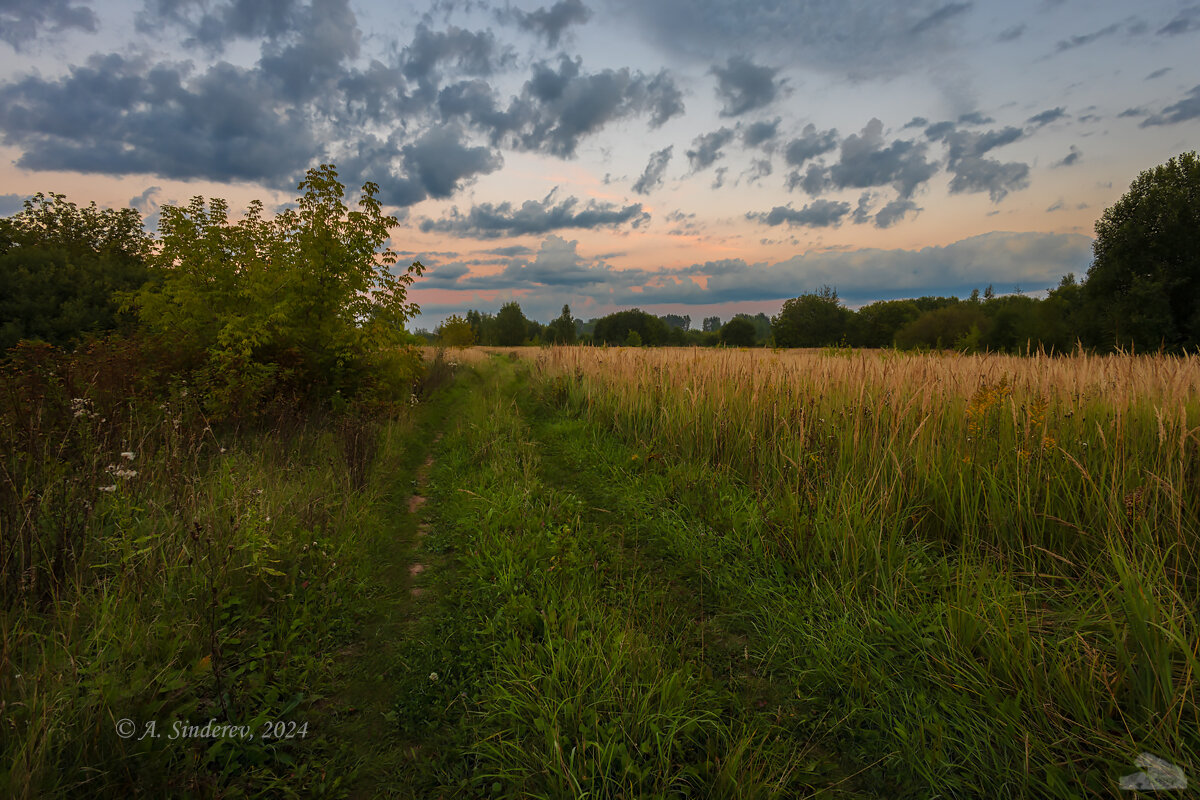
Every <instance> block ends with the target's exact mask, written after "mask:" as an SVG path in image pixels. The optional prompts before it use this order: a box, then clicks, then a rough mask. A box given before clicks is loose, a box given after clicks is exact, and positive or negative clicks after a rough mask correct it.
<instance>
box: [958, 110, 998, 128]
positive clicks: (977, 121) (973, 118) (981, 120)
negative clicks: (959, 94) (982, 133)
mask: <svg viewBox="0 0 1200 800" xmlns="http://www.w3.org/2000/svg"><path fill="white" fill-rule="evenodd" d="M992 122H995V120H994V119H992V118H991V117H989V116H986V115H985V114H981V113H979V112H978V111H970V112H968V113H966V114H962V115H961V116H959V118H958V124H959V125H987V124H989V123H992Z"/></svg>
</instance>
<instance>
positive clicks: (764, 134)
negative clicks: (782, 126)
mask: <svg viewBox="0 0 1200 800" xmlns="http://www.w3.org/2000/svg"><path fill="white" fill-rule="evenodd" d="M780 122H782V119H781V118H780V117H776V118H775V119H773V120H770V121H767V120H760V121H759V122H751V123H750V124H749V125H747V126H746V127H745V128H743V129H742V144H744V145H746V147H760V146H762V145H766V144H769V143H770V142H772V141H773V140H774V139H775V137H776V136H777V135H779V123H780Z"/></svg>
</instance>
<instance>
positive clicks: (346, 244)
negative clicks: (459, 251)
mask: <svg viewBox="0 0 1200 800" xmlns="http://www.w3.org/2000/svg"><path fill="white" fill-rule="evenodd" d="M299 189H300V190H301V191H302V192H303V194H302V195H301V196H300V197H299V198H298V199H297V202H296V207H294V208H291V209H288V210H287V211H284V212H283V213H281V214H279V215H277V216H276V217H274V218H272V219H267V218H265V217H264V216H263V206H262V203H261V202H259V201H257V200H256V201H254V202H252V203H251V204H250V207H249V209H248V210H247V212H246V214H245V216H244V217H243V219H242V220H240V221H239V222H237V223H231V222H230V221H229V218H228V205H227V204H226V203H225V201H224V200H220V199H216V198H214V199H212V200H211V201H209V202H208V203H207V204H206V203H205V201H204V198H202V197H196V198H194V199H193V200H192V201H191V203H190V204H189V205H187V206H186V207H183V208H178V207H175V206H163V207H162V209H161V218H160V221H159V240H160V246H159V251H158V253H157V254H156V255H155V256H154V258H153V259H152V264H151V266H152V280H151V282H150V283H148V284H147V285H146V286H145V287H143V289H142V290H141V291H140V292H138V294H137V295H136V297H135V298H133V299H132V305H133V306H134V307H136V309H137V313H138V316H139V318H140V319H141V321H142V322H143V324H145V325H146V326H147V327H148V328H150V329H151V330H153V331H155V332H157V333H159V334H161V335H162V336H163V337H166V338H167V339H169V340H171V341H172V342H174V344H175V346H176V347H177V348H179V349H180V350H181V351H183V352H185V353H190V354H192V355H193V356H194V358H195V359H196V360H197V361H198V362H199V364H198V367H197V368H198V373H197V378H198V380H199V382H200V383H201V384H202V386H203V387H204V388H205V389H206V390H207V393H208V395H209V397H210V400H211V401H212V404H213V405H214V406H215V407H216V408H218V409H220V410H232V409H235V408H237V407H239V406H241V405H244V404H245V402H246V401H247V400H253V399H255V398H258V397H261V396H263V395H264V393H266V392H269V391H270V390H271V388H272V387H273V386H277V385H278V384H279V382H280V381H286V382H288V383H290V385H291V386H292V387H293V388H294V389H296V390H298V391H304V392H305V393H307V394H310V395H314V396H316V397H330V396H333V395H341V396H343V397H345V396H349V395H353V394H356V393H358V392H359V391H360V390H362V389H364V388H367V386H368V385H369V384H373V385H377V386H383V385H385V384H386V385H388V386H390V387H392V388H393V389H398V387H399V385H400V384H401V383H403V382H404V378H405V375H404V374H401V373H405V372H406V370H407V371H411V370H415V366H413V364H414V363H415V362H413V360H412V354H411V353H407V352H405V353H404V355H405V358H406V359H407V361H405V364H407V365H408V366H407V367H404V368H401V365H400V364H399V363H398V362H397V360H396V359H397V358H398V357H399V356H400V354H401V353H402V351H404V348H402V347H401V345H402V343H403V342H405V341H406V339H407V337H408V334H407V333H406V332H405V329H404V325H405V323H406V322H407V321H408V320H409V319H411V318H412V317H413V316H415V315H416V314H417V313H418V311H419V309H418V308H417V306H416V304H415V303H410V302H408V301H407V289H408V287H409V286H410V285H411V284H412V282H413V280H414V279H415V278H416V276H419V275H420V274H421V272H422V270H423V269H424V267H422V266H421V264H420V262H413V264H412V265H411V266H409V267H408V268H407V269H405V270H394V269H393V265H395V263H396V260H397V254H396V253H395V252H394V251H393V250H391V249H390V248H387V247H386V246H385V244H386V242H387V240H388V229H389V227H391V226H394V225H395V224H396V219H395V218H394V217H389V216H384V215H383V212H382V206H381V204H380V202H379V200H378V198H377V197H376V195H377V194H378V193H379V187H378V186H377V185H376V184H374V183H366V184H364V185H363V187H362V195H361V199H360V200H359V203H358V209H357V210H355V211H350V210H349V209H348V208H347V206H346V205H345V202H344V194H345V187H344V186H343V185H342V184H341V183H340V182H338V180H337V171H336V169H335V168H334V167H333V166H332V165H330V164H323V165H321V166H320V167H314V168H313V169H310V170H309V171H308V173H307V175H306V177H305V179H304V180H303V181H302V182H301V183H300V185H299ZM385 362H386V368H383V366H382V365H384V364H385Z"/></svg>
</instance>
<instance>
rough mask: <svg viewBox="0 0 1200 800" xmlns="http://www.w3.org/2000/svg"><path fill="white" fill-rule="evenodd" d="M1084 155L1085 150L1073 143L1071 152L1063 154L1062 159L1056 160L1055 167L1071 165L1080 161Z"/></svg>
mask: <svg viewBox="0 0 1200 800" xmlns="http://www.w3.org/2000/svg"><path fill="white" fill-rule="evenodd" d="M1082 157H1083V151H1082V150H1080V149H1079V148H1078V147H1076V146H1075V145H1071V152H1069V153H1067V154H1066V155H1065V156H1063V158H1062V160H1061V161H1056V162H1054V164H1053V166H1055V167H1070V166H1072V165H1074V164H1077V163H1079V159H1080V158H1082Z"/></svg>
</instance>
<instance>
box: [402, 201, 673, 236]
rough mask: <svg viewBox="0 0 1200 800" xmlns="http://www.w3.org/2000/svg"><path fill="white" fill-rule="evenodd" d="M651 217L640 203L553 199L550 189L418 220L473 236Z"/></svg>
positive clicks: (428, 228)
mask: <svg viewBox="0 0 1200 800" xmlns="http://www.w3.org/2000/svg"><path fill="white" fill-rule="evenodd" d="M649 219H650V215H649V214H647V213H646V212H645V211H644V210H643V208H642V204H641V203H632V204H630V205H627V206H623V207H622V206H618V205H616V204H615V203H603V202H599V201H597V200H591V201H589V202H588V203H587V204H585V205H582V206H581V205H580V203H579V200H578V199H577V198H575V197H568V198H566V199H564V200H562V201H561V202H558V203H555V202H554V197H553V193H551V195H549V196H547V197H546V198H544V199H543V200H541V201H537V200H526V201H525V202H524V203H522V204H521V207H520V208H515V207H514V206H513V204H512V203H509V202H504V203H499V204H493V203H480V204H479V205H477V206H475V207H473V208H472V209H471V210H470V211H468V212H467V213H466V214H462V213H460V212H459V211H458V209H454V210H453V211H451V213H450V214H448V215H446V216H444V217H442V218H441V219H438V220H433V219H428V218H426V219H423V220H421V231H422V232H424V233H430V232H436V233H449V234H453V235H456V236H470V237H472V238H476V239H494V238H499V237H501V236H524V235H528V234H541V233H547V232H549V231H554V230H563V229H567V228H585V229H596V228H617V227H620V226H621V225H625V224H631V225H632V226H633V227H635V228H636V227H638V226H640V225H642V224H643V223H645V222H647V221H648V220H649Z"/></svg>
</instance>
